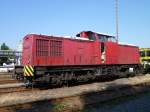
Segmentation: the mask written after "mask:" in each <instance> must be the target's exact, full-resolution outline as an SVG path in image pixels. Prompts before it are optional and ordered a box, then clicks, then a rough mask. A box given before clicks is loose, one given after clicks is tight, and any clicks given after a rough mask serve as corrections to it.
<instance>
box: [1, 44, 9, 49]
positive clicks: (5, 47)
mask: <svg viewBox="0 0 150 112" xmlns="http://www.w3.org/2000/svg"><path fill="white" fill-rule="evenodd" d="M1 50H9V47H8V46H7V45H6V44H5V43H3V44H2V45H1Z"/></svg>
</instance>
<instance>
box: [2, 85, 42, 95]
mask: <svg viewBox="0 0 150 112" xmlns="http://www.w3.org/2000/svg"><path fill="white" fill-rule="evenodd" d="M37 90H39V89H38V88H26V87H25V86H24V84H23V83H14V84H11V83H10V84H2V85H0V95H2V94H7V93H16V92H26V91H37Z"/></svg>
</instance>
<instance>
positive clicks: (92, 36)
mask: <svg viewBox="0 0 150 112" xmlns="http://www.w3.org/2000/svg"><path fill="white" fill-rule="evenodd" d="M76 36H77V37H82V38H87V39H89V40H94V41H100V42H115V43H116V42H117V41H116V38H115V37H114V36H110V35H104V34H100V33H96V32H92V31H82V32H80V33H79V34H77V35H76Z"/></svg>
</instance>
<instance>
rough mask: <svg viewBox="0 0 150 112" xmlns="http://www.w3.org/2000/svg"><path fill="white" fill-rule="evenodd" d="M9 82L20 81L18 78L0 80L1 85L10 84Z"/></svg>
mask: <svg viewBox="0 0 150 112" xmlns="http://www.w3.org/2000/svg"><path fill="white" fill-rule="evenodd" d="M8 83H18V81H17V80H14V79H4V80H3V79H1V80H0V85H1V84H8Z"/></svg>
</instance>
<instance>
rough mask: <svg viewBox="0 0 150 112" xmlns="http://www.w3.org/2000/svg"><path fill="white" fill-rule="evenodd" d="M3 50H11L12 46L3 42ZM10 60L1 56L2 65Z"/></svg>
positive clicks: (0, 62) (0, 63)
mask: <svg viewBox="0 0 150 112" xmlns="http://www.w3.org/2000/svg"><path fill="white" fill-rule="evenodd" d="M0 49H1V50H10V48H9V47H8V46H7V45H6V44H5V43H3V44H2V45H1V47H0ZM7 61H8V57H0V65H2V64H3V63H6V62H7Z"/></svg>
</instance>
